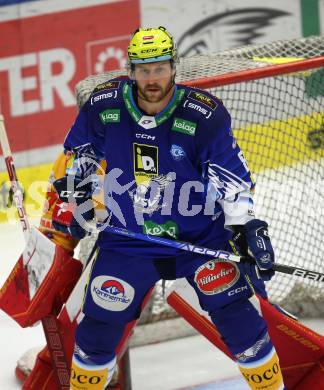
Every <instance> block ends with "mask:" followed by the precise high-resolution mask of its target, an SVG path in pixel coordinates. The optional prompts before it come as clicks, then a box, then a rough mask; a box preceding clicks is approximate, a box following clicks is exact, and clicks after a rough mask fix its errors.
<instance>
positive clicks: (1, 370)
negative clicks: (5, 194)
mask: <svg viewBox="0 0 324 390" xmlns="http://www.w3.org/2000/svg"><path fill="white" fill-rule="evenodd" d="M23 247H24V238H23V235H22V234H21V231H20V227H19V225H18V224H13V225H10V224H6V225H3V224H0V285H1V286H2V284H3V283H4V281H5V279H6V278H7V276H8V274H9V272H10V271H11V269H12V267H13V265H14V264H15V262H16V260H17V258H18V256H19V254H20V253H21V252H22V249H23ZM306 324H307V325H308V326H310V327H312V328H313V329H315V330H317V331H318V332H319V333H321V334H324V320H323V319H319V320H312V321H307V322H306ZM44 343H45V338H44V335H43V331H42V327H41V325H38V326H35V327H33V328H27V329H22V328H20V327H19V326H18V325H17V324H16V323H15V322H14V321H13V320H11V319H10V318H9V317H8V316H6V315H5V314H4V313H3V312H1V311H0V390H18V389H21V385H20V383H19V382H18V381H17V380H16V378H15V375H14V370H15V367H16V362H17V360H18V359H19V358H20V357H21V355H22V354H23V353H24V352H25V351H26V350H27V349H29V348H32V347H35V346H41V345H44ZM130 356H131V369H132V382H133V390H152V389H154V390H176V389H177V390H179V389H181V390H184V389H186V390H189V389H195V390H216V389H218V390H220V389H222V390H225V389H228V390H244V389H247V387H246V385H245V384H244V382H242V380H241V378H240V377H239V375H238V370H237V368H236V366H235V364H234V363H233V362H232V361H230V359H228V358H227V357H226V356H224V355H223V354H222V353H221V352H219V351H217V350H216V348H215V347H214V346H213V345H212V344H211V343H210V342H209V341H207V340H206V339H205V338H203V337H202V336H193V337H188V338H184V339H180V340H176V341H169V342H164V343H159V344H153V345H150V346H145V347H139V348H134V349H132V350H131V355H130ZM196 386H197V387H196Z"/></svg>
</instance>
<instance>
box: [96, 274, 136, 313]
mask: <svg viewBox="0 0 324 390" xmlns="http://www.w3.org/2000/svg"><path fill="white" fill-rule="evenodd" d="M134 295H135V290H134V288H133V287H132V286H131V285H130V284H128V283H127V282H125V281H124V280H121V279H118V278H115V277H113V276H107V275H101V276H97V277H96V278H94V279H93V281H92V283H91V296H92V299H93V301H94V302H95V303H96V304H97V305H98V306H100V307H102V308H103V309H106V310H111V311H122V310H125V309H126V308H127V307H128V306H129V305H130V304H131V303H132V301H133V299H134Z"/></svg>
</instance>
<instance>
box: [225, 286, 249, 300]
mask: <svg viewBox="0 0 324 390" xmlns="http://www.w3.org/2000/svg"><path fill="white" fill-rule="evenodd" d="M245 290H248V286H247V285H245V286H242V287H237V288H234V289H233V290H231V291H229V292H228V293H227V295H228V296H229V297H231V296H232V295H235V294H239V293H241V292H242V291H245Z"/></svg>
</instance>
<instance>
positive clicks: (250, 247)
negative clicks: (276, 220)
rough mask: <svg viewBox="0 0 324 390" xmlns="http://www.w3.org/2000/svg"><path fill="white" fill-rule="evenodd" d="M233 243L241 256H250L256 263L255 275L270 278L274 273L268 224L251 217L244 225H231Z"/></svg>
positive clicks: (264, 278) (265, 278)
mask: <svg viewBox="0 0 324 390" xmlns="http://www.w3.org/2000/svg"><path fill="white" fill-rule="evenodd" d="M231 230H232V232H233V238H232V240H233V243H234V245H235V247H236V248H237V250H238V251H239V253H240V254H241V255H243V256H252V257H253V259H254V260H255V262H256V265H257V269H256V271H257V275H258V276H259V277H260V278H262V279H263V280H265V281H267V280H270V279H271V278H272V277H273V275H274V270H273V263H274V260H275V259H274V251H273V248H272V245H271V241H270V237H269V235H268V224H267V223H266V222H264V221H261V220H260V219H252V220H251V221H249V222H247V223H246V224H245V225H235V226H231Z"/></svg>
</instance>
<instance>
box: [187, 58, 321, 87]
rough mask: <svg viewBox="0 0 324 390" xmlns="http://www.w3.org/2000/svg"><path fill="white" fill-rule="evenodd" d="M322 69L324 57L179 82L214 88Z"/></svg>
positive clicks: (192, 85) (191, 85)
mask: <svg viewBox="0 0 324 390" xmlns="http://www.w3.org/2000/svg"><path fill="white" fill-rule="evenodd" d="M321 67H324V56H322V57H315V58H309V59H302V60H294V61H292V62H289V63H284V64H275V65H268V66H264V67H260V68H251V69H247V70H241V71H237V72H229V73H225V74H222V75H217V76H209V77H202V78H199V79H195V80H190V81H184V82H181V84H183V85H187V86H190V87H198V88H201V89H208V88H215V87H218V86H221V85H229V84H235V83H242V82H247V81H252V80H257V79H262V78H266V77H273V76H279V75H284V74H289V73H295V72H301V71H305V70H308V69H317V68H321Z"/></svg>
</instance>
